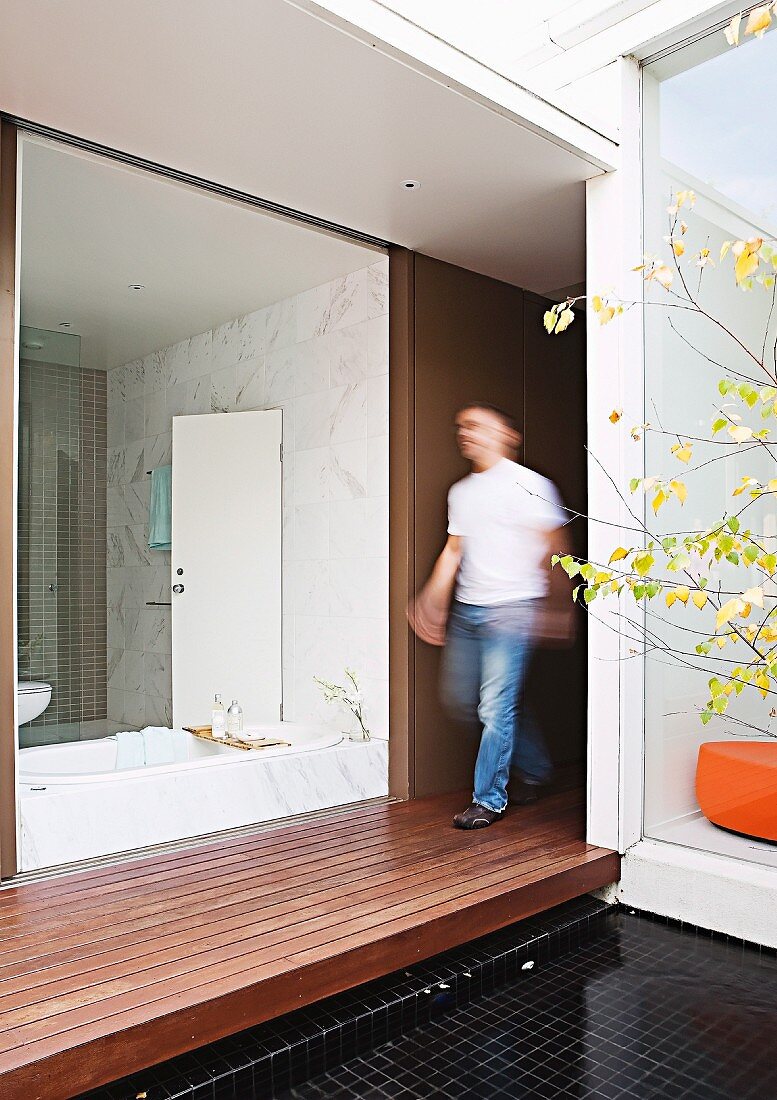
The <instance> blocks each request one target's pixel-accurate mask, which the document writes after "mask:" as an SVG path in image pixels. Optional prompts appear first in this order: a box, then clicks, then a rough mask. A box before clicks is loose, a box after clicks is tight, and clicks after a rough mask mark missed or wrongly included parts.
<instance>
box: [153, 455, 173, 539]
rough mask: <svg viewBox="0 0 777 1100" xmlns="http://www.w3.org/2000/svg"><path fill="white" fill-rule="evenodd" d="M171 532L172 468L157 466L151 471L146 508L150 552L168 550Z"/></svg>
mask: <svg viewBox="0 0 777 1100" xmlns="http://www.w3.org/2000/svg"><path fill="white" fill-rule="evenodd" d="M172 531H173V467H172V466H157V468H156V469H155V470H152V471H151V502H150V504H149V506H148V545H149V549H150V550H169V549H170V540H171V538H172Z"/></svg>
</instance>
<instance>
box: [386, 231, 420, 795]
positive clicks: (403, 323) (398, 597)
mask: <svg viewBox="0 0 777 1100" xmlns="http://www.w3.org/2000/svg"><path fill="white" fill-rule="evenodd" d="M414 275H415V255H414V253H412V252H409V251H408V250H407V249H406V248H392V249H391V251H390V252H389V302H390V303H391V308H390V311H389V387H390V389H389V405H390V408H391V418H390V420H389V433H390V435H389V502H390V503H389V715H390V718H389V721H390V731H389V793H390V794H391V795H392V796H393V797H395V798H412V797H413V794H414V789H413V782H414V775H415V759H414V719H415V714H414V704H413V696H414V690H415V689H414V674H415V663H414V659H413V647H412V642H411V637H412V635H411V634H410V631H409V629H408V625H407V619H406V618H405V609H406V607H407V601H408V594H409V593H411V592H414V591H415V587H416V581H415V551H414V538H415V526H414V524H415V500H414V490H413V486H414V470H415V456H414V450H413V439H414V402H413V391H414V388H415V370H414V366H415V317H414V310H415V306H414V299H415V292H414Z"/></svg>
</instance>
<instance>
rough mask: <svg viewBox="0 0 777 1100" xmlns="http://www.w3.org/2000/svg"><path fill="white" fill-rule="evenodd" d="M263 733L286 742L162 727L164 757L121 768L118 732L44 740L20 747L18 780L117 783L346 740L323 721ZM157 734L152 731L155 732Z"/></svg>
mask: <svg viewBox="0 0 777 1100" xmlns="http://www.w3.org/2000/svg"><path fill="white" fill-rule="evenodd" d="M252 728H255V729H257V730H258V731H259V733H260V736H262V737H281V738H283V740H284V741H288V742H289V744H288V745H273V746H268V747H267V748H263V749H250V750H246V749H237V748H231V747H230V746H229V745H218V744H216V743H215V742H213V741H205V740H203V738H201V737H194V736H193V734H191V733H187V732H186V731H185V730H169V731H164V733H165V734H166V735H167V737H166V746H169V748H170V750H171V751H170V752H169V754H168V759H166V760H165V761H164V762H159V763H154V764H144V765H142V766H135V767H122V766H121V762H120V759H119V751H118V749H119V742H118V738H117V737H116V735H113V736H111V737H100V738H95V739H94V740H91V741H71V742H68V743H66V744H61V745H40V746H38V747H36V748H31V749H21V750H20V752H19V782H20V784H22V785H23V786H27V787H33V786H34V787H54V786H62V785H66V784H70V785H72V784H73V783H115V782H116V781H117V780H119V779H121V780H126V779H137V778H143V777H148V776H149V775H150V774H164V773H170V772H176V773H181V772H185V771H188V770H191V769H194V768H210V767H214V766H215V767H218V766H221V765H224V764H230V765H232V764H249V763H256V762H257V761H258V759H259V757H261V758H262V759H264V760H267V759H268V758H270V757H274V756H288V755H290V754H293V753H299V752H310V751H312V750H314V749H327V748H330V747H331V746H332V745H337V744H338V743H339V742H340V741H342V739H343V737H342V734H340V733H336V732H333V731H331V730H327V729H324V728H322V727H320V726H307V725H302V724H297V723H294V722H283V723H276V724H275V725H268V726H261V727H252ZM152 736H153V731H152Z"/></svg>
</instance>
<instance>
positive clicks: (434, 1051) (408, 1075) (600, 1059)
mask: <svg viewBox="0 0 777 1100" xmlns="http://www.w3.org/2000/svg"><path fill="white" fill-rule="evenodd" d="M775 1034H777V959H775V957H774V955H773V953H771V952H767V951H762V952H760V951H758V949H754V948H752V947H749V946H746V945H743V944H742V943H741V942H737V941H733V940H732V941H725V940H723V939H718V938H714V937H711V936H709V935H708V934H705V933H701V932H699V933H696V932H695V931H694V930H692V929H680V928H677V927H673V926H670V925H667V924H665V923H662V922H660V921H656V920H651V919H648V918H645V917H641V916H639V915H637V914H629V913H628V912H623V913H620V914H619V915H618V916H617V917H615V918H614V919H611V920H610V921H609V928H608V930H607V931H606V932H605V933H604V934H603V935H602V936H600V937H599V938H597V939H595V940H592V941H591V942H590V943H587V944H583V946H581V947H580V948H579V949H578V950H576V951H575V952H574V954H571V955H566V956H564V957H562V958H559V959H556V960H555V961H549V962H539V963H538V964H537V965H536V966H535V967H534V968H533V969H531V970H529V971H522V972H520V973H519V975H518V977H517V978H515V979H513V980H512V981H511V983H510V984H509V985H508V986H507V987H506V988H503V989H502V990H500V991H499V992H496V993H493V994H491V995H489V996H488V997H486V998H484V999H482V1000H479V1001H473V1002H472V1003H471V1004H466V1005H463V1006H462V1007H459V1008H455V1007H454V1008H452V1009H451V1010H450V1011H449V1012H448V1013H447V1014H444V1015H440V1014H438V1016H437V1018H436V1019H432V1020H431V1021H429V1022H427V1023H425V1024H424V1025H423V1026H422V1027H420V1028H418V1029H417V1030H415V1031H414V1032H412V1033H411V1034H408V1035H405V1036H404V1037H401V1038H397V1039H395V1040H394V1041H392V1042H388V1043H385V1044H384V1045H383V1046H381V1047H379V1048H378V1049H376V1050H374V1051H372V1052H371V1053H369V1054H365V1055H363V1056H361V1057H356V1058H352V1059H351V1060H349V1061H347V1062H346V1063H345V1064H344V1065H343V1066H341V1067H340V1068H339V1069H335V1070H333V1071H331V1072H329V1073H326V1074H322V1075H321V1076H319V1077H318V1078H315V1079H313V1080H310V1081H309V1082H308V1083H307V1084H304V1085H300V1086H298V1087H296V1088H293V1089H292V1091H291V1092H289V1093H287V1094H286V1095H287V1097H293V1098H295V1100H314V1098H316V1100H318V1098H324V1097H326V1098H331V1100H386V1098H389V1097H391V1098H393V1097H403V1098H406V1100H411V1098H412V1100H426V1098H437V1097H439V1098H440V1100H444V1098H447V1097H450V1098H452V1100H453V1098H455V1100H467V1098H472V1100H475V1098H477V1097H483V1098H484V1100H508V1098H511V1100H519V1098H520V1100H522V1098H524V1097H527V1098H528V1097H532V1098H533V1097H537V1098H551V1097H556V1098H559V1097H580V1098H584V1097H602V1098H612V1100H616V1098H620V1100H623V1098H627V1097H628V1098H632V1097H633V1098H635V1100H680V1098H682V1100H686V1098H687V1100H747V1098H750V1097H753V1098H755V1097H758V1098H759V1100H769V1098H771V1097H775V1096H777V1058H775V1056H774V1054H773V1052H772V1051H773V1046H774V1041H775ZM251 1095H255V1096H257V1097H262V1096H263V1094H262V1093H260V1092H256V1093H253V1094H252V1093H250V1092H245V1093H236V1095H235V1100H248V1097H250V1096H251Z"/></svg>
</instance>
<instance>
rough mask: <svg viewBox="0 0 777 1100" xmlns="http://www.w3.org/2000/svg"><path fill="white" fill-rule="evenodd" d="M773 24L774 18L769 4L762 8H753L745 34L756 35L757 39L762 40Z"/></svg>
mask: <svg viewBox="0 0 777 1100" xmlns="http://www.w3.org/2000/svg"><path fill="white" fill-rule="evenodd" d="M771 24H772V16H771V12H770V11H769V5H768V4H765V5H764V6H763V7H761V8H753V10H752V11H751V12H750V15H749V16H748V17H747V25H746V26H745V34H754V35H755V36H756V38H761V37H762V36H763V35H764V34H765V33H766V31H767V30H768V29H769V27H770V26H771Z"/></svg>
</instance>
